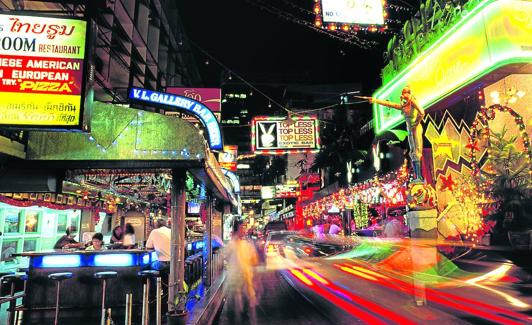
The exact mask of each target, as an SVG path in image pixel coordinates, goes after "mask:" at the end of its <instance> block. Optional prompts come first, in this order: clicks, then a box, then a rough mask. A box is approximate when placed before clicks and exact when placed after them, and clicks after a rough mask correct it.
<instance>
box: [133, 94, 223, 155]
mask: <svg viewBox="0 0 532 325" xmlns="http://www.w3.org/2000/svg"><path fill="white" fill-rule="evenodd" d="M129 99H130V100H133V101H136V102H140V103H144V104H152V105H157V106H161V107H162V108H163V109H165V110H172V109H173V110H175V109H177V110H181V111H183V112H184V113H187V114H191V115H193V116H195V117H197V118H198V119H199V120H200V121H201V123H203V125H204V126H205V128H206V129H207V134H208V135H209V147H210V148H211V149H213V150H221V149H222V148H223V143H222V131H221V130H220V125H219V124H218V120H217V119H216V117H215V116H214V114H213V113H212V112H211V110H209V108H207V106H205V105H203V104H202V103H200V102H198V101H195V100H193V99H191V98H187V97H183V96H178V95H173V94H168V93H161V92H157V91H153V90H148V89H142V88H135V87H133V88H131V89H130V91H129Z"/></svg>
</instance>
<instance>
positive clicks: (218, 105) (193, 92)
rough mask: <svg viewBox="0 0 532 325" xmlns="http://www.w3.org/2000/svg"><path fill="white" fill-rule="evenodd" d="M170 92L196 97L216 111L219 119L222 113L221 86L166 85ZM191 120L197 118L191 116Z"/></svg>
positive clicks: (195, 98) (212, 110)
mask: <svg viewBox="0 0 532 325" xmlns="http://www.w3.org/2000/svg"><path fill="white" fill-rule="evenodd" d="M166 92H167V93H169V94H174V95H179V96H183V97H188V98H191V99H194V100H196V101H198V102H200V103H202V104H203V105H205V106H207V107H208V108H209V109H210V110H211V112H213V113H214V115H215V116H216V118H217V119H218V121H220V119H221V113H222V90H221V89H220V88H181V87H166ZM191 120H195V118H194V117H191Z"/></svg>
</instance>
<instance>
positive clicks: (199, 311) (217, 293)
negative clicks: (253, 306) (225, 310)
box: [187, 271, 226, 325]
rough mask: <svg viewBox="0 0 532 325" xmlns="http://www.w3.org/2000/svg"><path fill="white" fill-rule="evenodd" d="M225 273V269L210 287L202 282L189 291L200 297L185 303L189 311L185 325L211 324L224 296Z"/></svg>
mask: <svg viewBox="0 0 532 325" xmlns="http://www.w3.org/2000/svg"><path fill="white" fill-rule="evenodd" d="M225 275H226V273H225V271H224V272H223V273H221V274H220V276H219V277H218V279H216V280H215V281H214V282H213V283H212V285H211V287H210V288H205V286H204V285H203V283H202V284H200V285H199V286H198V287H197V288H196V289H194V291H193V292H191V293H190V294H191V295H195V294H197V295H200V296H201V299H200V300H198V301H191V302H190V303H189V304H188V305H187V310H188V313H189V314H188V319H187V325H203V324H212V322H213V320H214V318H215V317H216V315H217V314H218V311H219V310H220V308H221V307H222V302H223V298H224V297H225Z"/></svg>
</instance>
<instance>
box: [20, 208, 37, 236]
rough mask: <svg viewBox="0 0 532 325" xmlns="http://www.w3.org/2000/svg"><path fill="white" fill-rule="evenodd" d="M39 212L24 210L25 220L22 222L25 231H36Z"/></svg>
mask: <svg viewBox="0 0 532 325" xmlns="http://www.w3.org/2000/svg"><path fill="white" fill-rule="evenodd" d="M38 227H39V212H37V211H31V210H27V211H26V222H25V224H24V232H25V233H36V232H37V231H38V230H39V229H38Z"/></svg>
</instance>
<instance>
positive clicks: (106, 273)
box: [93, 271, 118, 325]
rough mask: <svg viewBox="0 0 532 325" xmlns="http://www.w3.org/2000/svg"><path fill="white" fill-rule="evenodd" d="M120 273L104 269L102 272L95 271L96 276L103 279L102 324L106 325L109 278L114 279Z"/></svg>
mask: <svg viewBox="0 0 532 325" xmlns="http://www.w3.org/2000/svg"><path fill="white" fill-rule="evenodd" d="M117 275H118V273H117V272H115V271H102V272H96V273H94V275H93V276H94V278H95V279H98V280H102V282H103V283H102V316H101V319H100V324H101V325H105V311H106V310H105V292H106V290H107V280H108V279H114V278H116V277H117Z"/></svg>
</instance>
